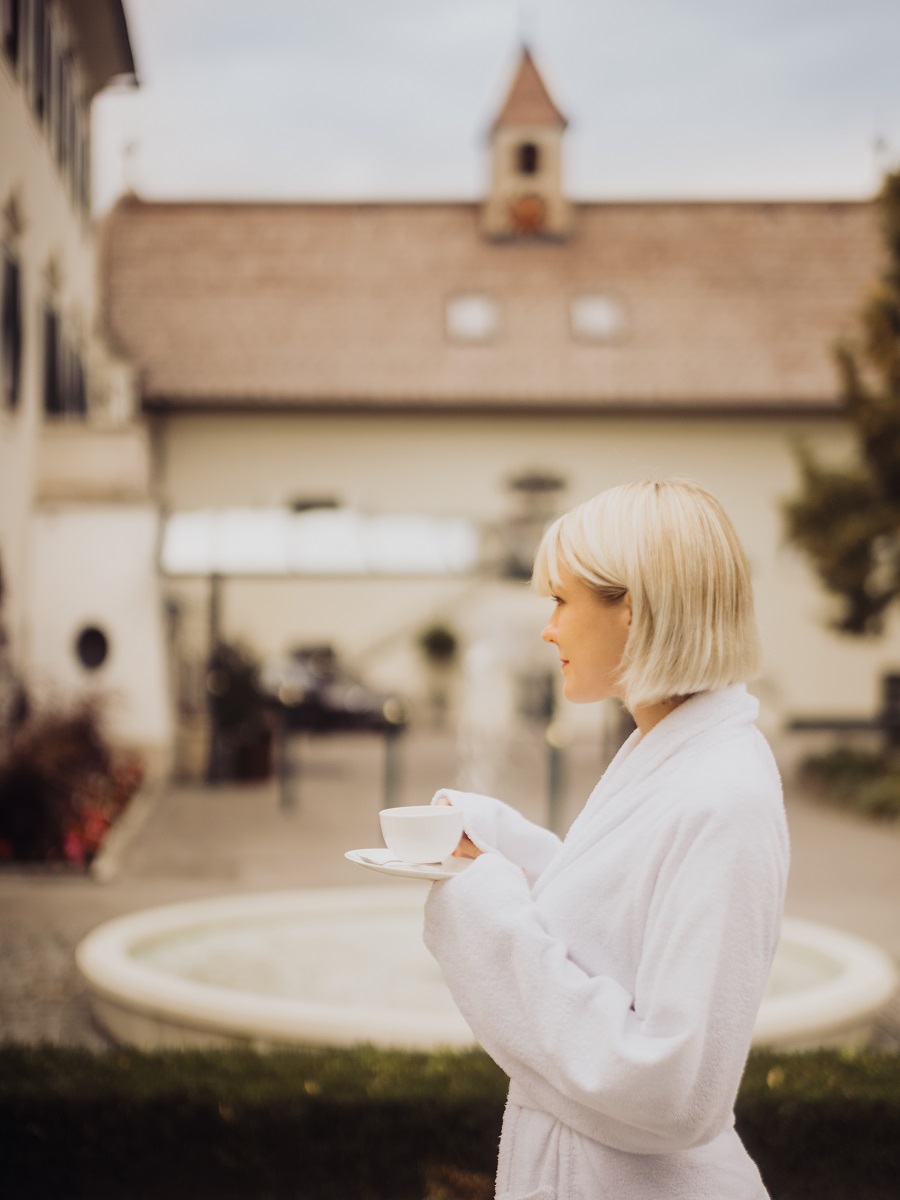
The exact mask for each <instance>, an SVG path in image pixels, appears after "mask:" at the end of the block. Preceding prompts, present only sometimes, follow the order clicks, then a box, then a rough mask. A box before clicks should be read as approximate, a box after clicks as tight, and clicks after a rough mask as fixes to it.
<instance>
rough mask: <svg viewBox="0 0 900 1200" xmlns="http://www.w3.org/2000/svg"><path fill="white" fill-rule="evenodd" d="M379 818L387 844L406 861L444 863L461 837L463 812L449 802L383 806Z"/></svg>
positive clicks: (382, 834)
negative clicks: (448, 803) (396, 806)
mask: <svg viewBox="0 0 900 1200" xmlns="http://www.w3.org/2000/svg"><path fill="white" fill-rule="evenodd" d="M378 819H379V821H380V822H381V836H382V837H383V838H384V842H385V845H386V846H387V848H388V849H389V850H391V851H392V852H393V853H394V854H396V856H397V857H398V858H399V859H402V860H403V862H408V863H437V862H442V861H443V860H444V859H445V858H447V857H448V856H449V855H451V854H452V853H453V851H454V850H455V849H456V847H457V846H458V845H459V839H460V838H461V837H462V831H463V816H462V812H461V810H460V809H458V808H452V807H450V806H448V805H446V804H435V805H432V804H408V805H405V806H403V807H401V808H384V809H382V810H381V812H380V813H379V814H378Z"/></svg>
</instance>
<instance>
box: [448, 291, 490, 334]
mask: <svg viewBox="0 0 900 1200" xmlns="http://www.w3.org/2000/svg"><path fill="white" fill-rule="evenodd" d="M446 321H447V337H448V338H449V339H450V341H451V342H468V343H470V344H472V345H483V344H484V343H485V342H492V341H493V340H494V338H495V337H496V336H497V332H498V330H499V328H500V310H499V308H498V305H497V301H496V300H494V299H493V298H492V297H491V296H482V295H478V294H470V295H466V296H453V297H452V298H451V299H450V300H448V301H447V316H446Z"/></svg>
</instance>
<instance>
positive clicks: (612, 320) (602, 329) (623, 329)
mask: <svg viewBox="0 0 900 1200" xmlns="http://www.w3.org/2000/svg"><path fill="white" fill-rule="evenodd" d="M569 319H570V321H571V325H572V336H573V337H574V338H576V339H577V340H578V341H579V342H593V343H595V344H599V345H602V344H607V343H610V342H619V341H621V340H622V338H623V337H624V336H625V334H626V333H627V331H628V321H627V318H626V315H625V309H624V307H623V306H622V303H621V301H620V300H617V299H616V297H615V296H609V295H604V294H601V293H595V294H593V295H584V296H575V297H574V298H573V299H572V300H571V301H570V303H569Z"/></svg>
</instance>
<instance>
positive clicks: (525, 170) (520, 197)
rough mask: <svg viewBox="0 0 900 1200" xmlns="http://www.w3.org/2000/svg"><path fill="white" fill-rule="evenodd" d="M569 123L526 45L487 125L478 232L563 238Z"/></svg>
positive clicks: (567, 224)
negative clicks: (487, 176)
mask: <svg viewBox="0 0 900 1200" xmlns="http://www.w3.org/2000/svg"><path fill="white" fill-rule="evenodd" d="M567 125H568V122H567V120H566V118H565V117H564V116H563V115H562V113H561V112H560V111H559V109H558V108H557V107H556V105H555V104H554V103H553V101H552V100H551V98H550V93H549V92H548V91H547V88H546V86H545V84H544V81H543V79H541V76H540V74H539V73H538V69H537V67H536V66H535V63H534V59H533V58H532V57H531V52H530V51H529V49H528V47H527V46H523V47H522V55H521V58H520V59H519V65H518V68H517V70H516V74H515V76H514V78H513V81H512V85H511V87H510V89H509V92H508V94H507V96H506V100H505V102H504V104H503V107H502V108H501V110H500V113H499V114H498V116H497V119H496V120H495V121H494V124H493V125H492V127H491V133H490V143H491V185H490V190H489V192H488V195H487V198H486V200H485V203H484V208H483V211H482V229H483V231H484V233H485V234H486V235H487V236H488V237H491V238H529V237H551V238H564V237H566V236H567V235H568V234H569V233H570V232H571V226H572V206H571V204H570V203H569V202H568V200H567V199H566V198H565V196H564V195H563V192H562V139H563V133H564V132H565V130H566V126H567Z"/></svg>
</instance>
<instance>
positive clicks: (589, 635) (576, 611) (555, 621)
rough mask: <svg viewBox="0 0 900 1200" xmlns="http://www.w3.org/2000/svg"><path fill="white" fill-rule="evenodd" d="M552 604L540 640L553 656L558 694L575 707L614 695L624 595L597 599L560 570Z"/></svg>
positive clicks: (627, 617) (627, 618)
mask: <svg viewBox="0 0 900 1200" xmlns="http://www.w3.org/2000/svg"><path fill="white" fill-rule="evenodd" d="M554 600H555V608H554V610H553V615H552V616H551V618H550V620H549V621H548V622H547V625H546V627H545V629H544V631H543V633H542V634H541V637H542V638H543V639H544V641H545V642H550V643H551V644H552V645H554V646H555V647H556V649H557V651H558V653H559V658H560V664H561V666H562V671H563V675H564V676H565V679H566V682H565V686H564V687H563V695H564V696H565V697H566V699H567V700H572V701H574V702H575V703H576V704H589V703H591V702H592V701H594V700H606V699H607V698H608V697H609V696H620V695H621V691H620V688H619V685H618V683H617V682H616V677H617V674H618V670H619V666H620V665H621V662H622V655H623V654H624V652H625V642H626V641H627V639H628V630H629V629H630V627H631V605H630V603H629V601H628V597H627V596H623V597H622V599H621V600H615V601H610V600H603V599H601V597H600V596H598V595H597V594H596V593H595V592H592V591H591V589H590V588H589V587H588V586H587V584H585V583H582V582H581V580H580V579H578V578H577V577H576V576H574V575H573V574H572V573H571V572H570V571H567V570H566V569H565V567H562V568H561V569H560V586H559V587H558V588H557V590H556V592H555V594H554Z"/></svg>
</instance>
